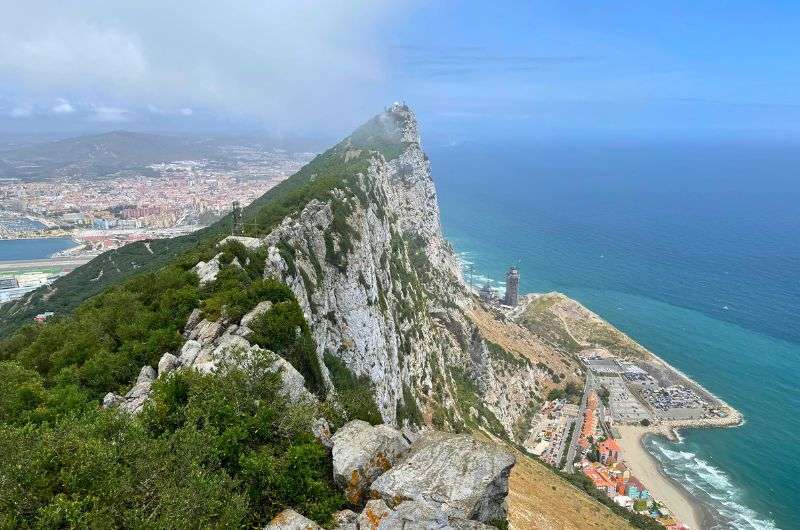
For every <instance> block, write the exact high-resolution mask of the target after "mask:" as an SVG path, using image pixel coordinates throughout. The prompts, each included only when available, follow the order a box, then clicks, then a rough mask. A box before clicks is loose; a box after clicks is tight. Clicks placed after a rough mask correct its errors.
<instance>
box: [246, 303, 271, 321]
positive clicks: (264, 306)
mask: <svg viewBox="0 0 800 530" xmlns="http://www.w3.org/2000/svg"><path fill="white" fill-rule="evenodd" d="M270 309H272V302H270V301H269V300H264V301H263V302H259V303H258V305H256V306H255V307H254V308H253V309H251V310H250V312H249V313H247V314H246V315H245V316H243V317H242V320H241V322H240V325H242V326H244V327H249V326H250V323H251V322H252V321H253V320H254V319H255V318H256V317H257V316H259V315H261V314H263V313H266V312H267V311H269V310H270Z"/></svg>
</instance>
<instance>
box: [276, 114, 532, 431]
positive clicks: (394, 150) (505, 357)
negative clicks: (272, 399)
mask: <svg viewBox="0 0 800 530" xmlns="http://www.w3.org/2000/svg"><path fill="white" fill-rule="evenodd" d="M376 147H380V148H376ZM326 156H327V157H329V158H333V159H335V161H336V165H337V166H339V167H340V168H341V169H340V171H342V172H345V173H348V174H349V175H350V176H351V177H352V178H351V179H350V180H349V185H347V186H344V185H343V186H337V187H335V188H334V189H333V190H332V191H331V193H330V196H329V197H328V198H325V199H323V200H313V201H311V202H309V203H308V204H306V205H305V206H304V207H303V208H302V209H301V210H300V211H298V212H296V213H294V214H292V215H290V216H288V217H286V218H285V219H284V220H283V221H282V222H281V224H280V225H279V226H278V227H276V228H275V229H274V230H272V231H271V232H269V233H268V234H266V235H265V236H264V237H263V238H262V240H263V242H264V244H265V245H266V246H268V248H269V259H268V262H267V267H266V270H265V274H266V275H274V276H276V277H278V278H279V279H280V280H282V281H283V282H285V283H286V284H287V285H289V286H290V287H291V289H292V290H293V291H294V294H295V296H296V297H297V299H298V301H299V302H300V304H301V306H302V308H303V311H304V313H305V315H306V318H307V319H308V321H309V323H310V324H311V329H312V333H313V336H314V339H315V341H316V344H317V353H318V360H319V362H320V364H321V366H322V367H323V371H325V372H327V371H326V370H325V365H326V358H329V357H331V356H332V357H336V358H338V359H340V360H341V361H343V362H344V363H345V364H346V365H347V367H349V368H350V369H351V370H352V371H353V372H355V373H356V374H359V375H365V376H368V377H369V379H370V381H372V383H373V385H374V391H375V399H376V402H377V404H378V406H379V409H380V411H381V414H382V416H383V419H384V420H385V421H387V422H390V423H394V424H401V423H403V422H404V421H406V420H409V419H412V417H414V416H415V415H420V416H421V417H422V419H423V420H424V421H426V422H433V423H435V424H437V425H438V426H440V427H448V428H456V429H458V428H463V427H465V426H467V427H473V428H474V427H479V428H484V429H486V430H488V431H490V432H493V433H494V434H498V435H504V436H508V437H513V436H514V431H515V426H518V425H519V424H520V423H522V422H524V421H525V418H526V417H527V416H528V415H529V414H530V412H531V410H532V408H533V407H536V406H537V403H538V402H539V400H540V399H541V396H540V393H539V390H540V389H539V387H538V386H537V378H541V375H542V374H541V373H538V372H539V368H537V367H536V365H535V362H534V361H532V360H531V359H529V358H528V357H526V356H524V355H521V354H519V353H515V352H511V351H507V350H505V349H503V348H502V347H500V346H497V345H496V344H492V343H489V342H487V341H486V340H485V337H484V334H483V333H482V332H481V330H480V329H479V327H478V326H477V325H476V324H475V322H474V321H473V319H472V318H471V317H470V314H471V313H472V312H473V311H474V310H475V309H476V306H477V305H479V302H478V300H477V298H476V297H474V296H473V294H472V293H471V292H470V290H469V289H468V288H467V286H466V285H465V283H464V281H463V278H462V275H461V269H460V264H459V262H458V259H457V256H456V254H455V253H454V252H453V249H452V248H451V246H450V244H449V243H448V242H447V241H446V240H445V239H444V237H443V235H442V229H441V225H440V220H439V207H438V203H437V198H436V188H435V186H434V182H433V179H432V178H431V171H430V163H429V161H428V158H427V156H426V155H425V153H424V152H423V150H422V147H421V144H420V137H419V133H418V128H417V122H416V119H415V117H414V115H413V113H412V112H411V111H410V110H409V109H408V108H407V107H405V106H400V105H395V106H393V107H391V108H389V109H388V110H387V111H386V112H385V113H383V114H381V115H379V116H377V117H376V118H374V119H373V120H372V121H371V122H369V123H368V124H366V125H365V126H364V127H362V128H361V129H360V130H358V131H357V132H356V133H355V134H354V135H353V136H351V137H350V138H348V139H346V140H345V141H343V142H342V143H340V144H339V145H338V146H336V147H335V148H334V149H332V150H331V151H329V152H328V153H326ZM497 325H499V326H503V325H504V324H503V322H502V321H498V322H497ZM326 379H327V381H328V382H329V383H330V378H329V377H327V378H326Z"/></svg>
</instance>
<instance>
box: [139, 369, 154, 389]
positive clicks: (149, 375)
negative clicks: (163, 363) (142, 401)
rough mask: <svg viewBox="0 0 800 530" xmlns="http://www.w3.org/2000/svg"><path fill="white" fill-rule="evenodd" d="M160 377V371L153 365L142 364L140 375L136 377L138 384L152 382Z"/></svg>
mask: <svg viewBox="0 0 800 530" xmlns="http://www.w3.org/2000/svg"><path fill="white" fill-rule="evenodd" d="M156 377H158V373H157V372H156V371H155V369H154V368H153V367H152V366H142V369H141V370H139V375H138V376H137V377H136V384H137V385H138V384H141V383H152V382H153V381H155V379H156Z"/></svg>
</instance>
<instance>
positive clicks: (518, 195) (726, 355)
mask: <svg viewBox="0 0 800 530" xmlns="http://www.w3.org/2000/svg"><path fill="white" fill-rule="evenodd" d="M425 148H426V151H427V152H428V154H429V156H430V158H431V163H432V168H433V175H434V179H435V180H436V183H437V187H438V191H439V200H440V204H441V210H442V220H443V225H444V230H445V233H446V235H447V237H448V238H449V239H450V240H451V241H452V242H453V244H454V246H455V247H456V250H457V251H459V252H460V253H462V255H463V256H464V258H465V262H467V263H470V264H471V265H470V269H471V271H470V276H471V277H472V279H473V281H474V282H475V283H482V282H483V281H485V280H486V279H490V280H494V281H495V282H496V284H497V285H498V286H501V285H502V279H503V275H504V272H505V270H507V268H508V267H509V266H510V265H517V266H518V267H519V268H520V272H521V275H522V280H521V289H522V291H525V292H544V291H551V290H558V291H561V292H564V293H566V294H568V295H570V296H572V297H574V298H576V299H578V300H579V301H581V302H582V303H583V304H585V305H586V306H588V307H589V308H591V309H592V310H594V311H595V312H597V313H599V314H600V315H601V316H603V317H604V318H606V319H607V320H609V321H610V322H612V323H613V324H614V325H616V326H617V327H619V328H620V329H622V330H623V331H625V332H626V333H628V334H629V335H631V336H632V337H633V338H634V339H636V340H637V341H639V342H640V343H642V344H643V345H644V346H646V347H647V348H649V349H650V350H652V351H653V352H655V353H656V354H658V355H659V356H661V357H663V358H665V359H666V360H667V361H669V362H670V363H671V364H673V365H674V366H676V367H677V368H679V369H680V370H682V371H683V372H685V373H687V374H688V375H689V376H691V377H692V378H694V379H696V380H697V381H699V382H700V383H702V384H703V385H704V386H705V387H707V388H708V389H710V390H711V391H712V392H714V393H715V394H717V395H718V396H720V397H722V398H723V399H725V400H726V401H727V402H728V403H730V404H731V405H733V406H734V407H736V408H737V409H739V410H740V411H741V412H742V413H743V414H744V416H745V420H746V423H745V424H744V425H743V426H742V427H739V428H735V429H713V430H688V431H684V432H683V433H682V435H683V441H682V442H681V443H678V444H675V443H670V442H668V441H666V440H665V439H662V438H650V439H648V441H647V447H648V449H649V450H650V452H652V453H653V455H654V456H655V457H656V458H657V459H658V460H659V461H660V462H661V463H662V466H663V467H664V470H665V472H666V473H667V474H668V475H670V476H672V477H674V478H676V479H678V480H679V481H680V482H682V483H684V484H685V485H686V486H687V488H688V489H689V490H690V491H691V492H692V493H693V494H694V495H695V496H696V497H697V498H698V499H699V500H700V501H702V502H704V503H706V504H707V505H708V506H709V507H710V508H711V509H712V511H713V513H715V514H716V515H715V517H714V518H715V521H714V527H713V528H737V529H739V528H741V529H754V528H759V529H760V528H766V529H771V528H783V529H791V528H800V517H798V514H797V507H798V502H800V501H798V499H800V459H799V458H798V452H799V451H798V447H800V445H798V442H799V441H800V383H799V382H798V381H799V378H800V145H797V144H791V143H785V144H782V143H780V142H775V141H772V142H761V141H728V142H720V143H711V142H705V143H704V142H701V141H691V142H690V141H687V142H685V143H679V142H675V141H671V142H668V143H664V142H656V141H618V142H605V143H601V142H597V143H593V142H590V141H566V140H565V141H549V142H548V141H541V140H531V141H521V140H520V141H514V142H506V141H504V142H496V145H493V143H492V142H483V143H478V142H475V143H470V142H467V143H461V144H455V145H445V144H441V145H435V144H434V145H427V144H426V145H425Z"/></svg>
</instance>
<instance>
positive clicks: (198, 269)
mask: <svg viewBox="0 0 800 530" xmlns="http://www.w3.org/2000/svg"><path fill="white" fill-rule="evenodd" d="M219 257H220V254H217V255H216V256H214V257H213V258H211V259H210V260H208V261H207V262H206V261H201V262H199V263H198V264H197V265H195V266H194V267H192V272H194V273H195V274H197V277H198V278H200V285H201V286H202V285H206V284H209V283H211V282H213V281H214V280H216V279H217V275H218V274H219Z"/></svg>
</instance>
